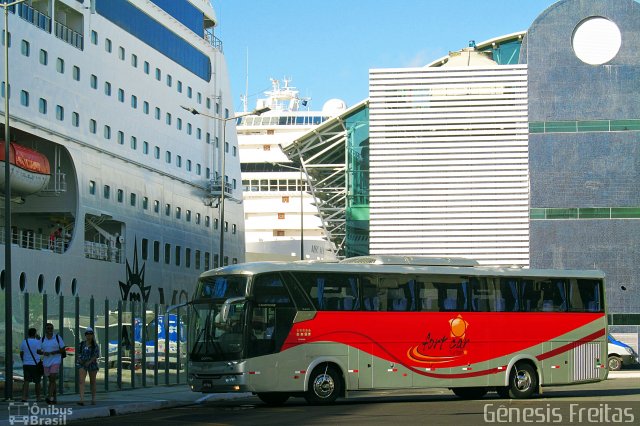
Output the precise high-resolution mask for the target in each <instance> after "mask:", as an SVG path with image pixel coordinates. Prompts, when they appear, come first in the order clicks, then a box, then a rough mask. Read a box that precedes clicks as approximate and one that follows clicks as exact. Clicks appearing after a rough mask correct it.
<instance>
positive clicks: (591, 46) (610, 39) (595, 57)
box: [571, 16, 622, 65]
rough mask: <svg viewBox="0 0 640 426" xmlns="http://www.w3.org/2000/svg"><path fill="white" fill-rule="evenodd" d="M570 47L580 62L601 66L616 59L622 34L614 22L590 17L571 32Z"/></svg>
mask: <svg viewBox="0 0 640 426" xmlns="http://www.w3.org/2000/svg"><path fill="white" fill-rule="evenodd" d="M571 45H572V46H573V51H574V52H575V54H576V56H577V57H578V59H580V60H581V61H582V62H584V63H587V64H590V65H601V64H604V63H607V62H609V61H610V60H612V59H613V58H615V57H616V55H617V54H618V51H619V50H620V46H621V45H622V34H621V33H620V29H619V28H618V26H617V25H616V24H615V23H614V22H612V21H610V20H608V19H607V18H603V17H601V16H591V17H589V18H587V19H585V20H584V21H582V22H580V23H579V24H578V25H577V26H576V28H575V30H573V36H572V38H571Z"/></svg>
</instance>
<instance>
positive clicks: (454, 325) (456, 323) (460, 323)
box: [449, 315, 469, 338]
mask: <svg viewBox="0 0 640 426" xmlns="http://www.w3.org/2000/svg"><path fill="white" fill-rule="evenodd" d="M449 327H450V328H451V337H460V338H462V337H464V335H465V333H466V332H467V328H468V327H469V323H468V322H466V321H465V320H464V319H462V315H458V316H457V317H456V318H453V319H450V320H449Z"/></svg>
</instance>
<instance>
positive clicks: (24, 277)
mask: <svg viewBox="0 0 640 426" xmlns="http://www.w3.org/2000/svg"><path fill="white" fill-rule="evenodd" d="M25 288H27V275H26V274H25V273H24V272H22V273H21V274H20V291H22V292H24V289H25Z"/></svg>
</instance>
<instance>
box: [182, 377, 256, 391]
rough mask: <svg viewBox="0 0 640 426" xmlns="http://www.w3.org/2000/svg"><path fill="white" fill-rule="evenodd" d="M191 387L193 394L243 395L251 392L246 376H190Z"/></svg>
mask: <svg viewBox="0 0 640 426" xmlns="http://www.w3.org/2000/svg"><path fill="white" fill-rule="evenodd" d="M189 387H190V388H191V390H192V391H193V392H203V393H241V392H250V390H249V388H248V386H247V384H246V383H245V375H244V374H242V373H237V374H233V373H232V374H207V373H196V374H189Z"/></svg>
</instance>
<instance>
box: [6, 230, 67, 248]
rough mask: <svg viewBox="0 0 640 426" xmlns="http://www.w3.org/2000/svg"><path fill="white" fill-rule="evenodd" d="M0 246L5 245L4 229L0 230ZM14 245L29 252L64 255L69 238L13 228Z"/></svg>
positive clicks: (12, 238)
mask: <svg viewBox="0 0 640 426" xmlns="http://www.w3.org/2000/svg"><path fill="white" fill-rule="evenodd" d="M0 229H1V230H2V231H1V232H2V234H1V235H0V244H4V228H0ZM11 242H12V244H13V245H15V246H17V247H21V248H26V249H29V250H45V251H50V252H53V253H60V254H61V253H64V252H65V251H66V250H67V248H69V238H64V237H59V238H56V237H52V236H49V235H44V234H36V233H35V232H33V231H32V230H30V229H23V228H17V227H13V229H12V232H11Z"/></svg>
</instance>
